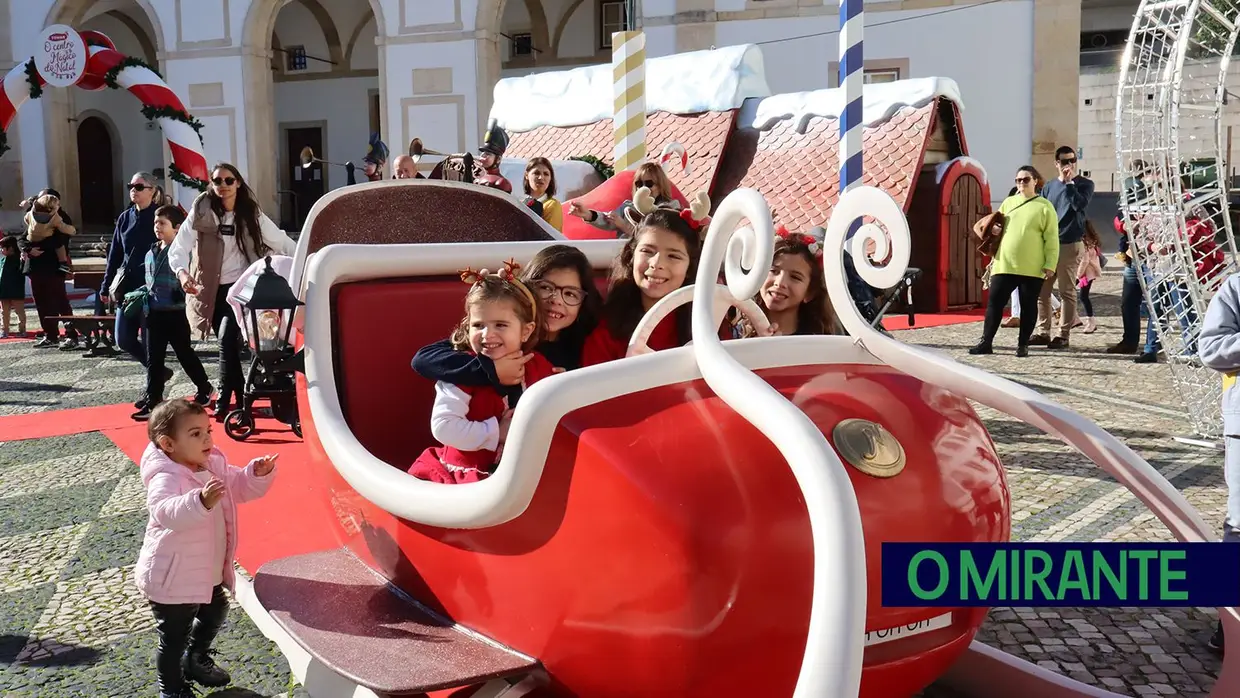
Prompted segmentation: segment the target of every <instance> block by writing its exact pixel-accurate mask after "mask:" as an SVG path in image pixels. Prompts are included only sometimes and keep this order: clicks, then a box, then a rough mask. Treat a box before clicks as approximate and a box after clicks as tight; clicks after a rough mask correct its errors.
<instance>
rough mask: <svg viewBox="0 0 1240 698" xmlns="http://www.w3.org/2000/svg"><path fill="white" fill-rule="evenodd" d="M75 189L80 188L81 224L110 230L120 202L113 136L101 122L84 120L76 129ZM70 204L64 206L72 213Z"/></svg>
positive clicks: (117, 213)
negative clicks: (76, 171)
mask: <svg viewBox="0 0 1240 698" xmlns="http://www.w3.org/2000/svg"><path fill="white" fill-rule="evenodd" d="M77 152H78V185H79V187H80V188H81V189H80V191H81V196H82V200H81V201H80V202H78V203H79V204H80V206H81V216H82V221H81V224H82V226H83V228H85V227H86V226H92V227H103V228H111V227H112V226H113V225H114V224H115V223H116V217H117V216H119V215H120V210H119V209H120V200H119V199H118V189H117V187H116V184H117V183H116V178H115V175H114V170H113V168H112V166H113V162H112V134H111V133H109V132H108V127H107V125H106V124H104V123H103V119H100V118H99V117H97V116H91V117H87V118H85V119H83V120H82V121H81V123H79V124H78V129H77ZM72 203H73V202H66V204H67V206H66V208H68V209H70V210H72V208H73V207H72Z"/></svg>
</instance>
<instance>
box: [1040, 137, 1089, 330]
mask: <svg viewBox="0 0 1240 698" xmlns="http://www.w3.org/2000/svg"><path fill="white" fill-rule="evenodd" d="M1055 164H1056V167H1057V168H1058V170H1059V171H1058V174H1057V176H1056V177H1055V179H1052V180H1050V181H1049V182H1047V183H1046V185H1045V186H1044V187H1042V196H1045V197H1046V198H1047V199H1048V200H1049V201H1050V202H1051V204H1053V205H1054V206H1055V212H1056V213H1058V214H1059V263H1058V264H1057V265H1056V267H1055V276H1054V277H1052V278H1050V279H1047V280H1046V283H1044V284H1042V295H1041V296H1039V297H1038V329H1037V333H1036V334H1034V336H1033V337H1032V338H1030V340H1029V343H1030V344H1043V345H1046V346H1048V347H1049V348H1050V349H1064V348H1066V347H1067V346H1068V335H1069V334H1070V333H1071V332H1072V326H1073V325H1075V324H1076V284H1077V275H1076V270H1077V267H1078V266H1079V265H1080V262H1081V255H1082V254H1083V253H1084V251H1085V244H1084V243H1083V242H1081V240H1082V239H1083V238H1084V237H1085V218H1086V217H1085V209H1086V208H1088V207H1089V202H1090V200H1092V199H1093V198H1094V183H1093V182H1092V181H1090V180H1089V179H1086V178H1085V177H1082V176H1080V175H1079V174H1077V168H1076V166H1077V158H1076V150H1075V149H1073V148H1071V147H1069V146H1066V145H1065V146H1060V148H1059V149H1058V150H1056V151H1055ZM1056 285H1058V286H1059V298H1060V300H1062V301H1063V307H1062V308H1060V310H1059V327H1058V328H1056V332H1055V336H1054V337H1051V319H1052V310H1051V291H1052V290H1053V289H1054V288H1055V286H1056Z"/></svg>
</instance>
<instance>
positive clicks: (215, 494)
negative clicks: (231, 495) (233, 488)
mask: <svg viewBox="0 0 1240 698" xmlns="http://www.w3.org/2000/svg"><path fill="white" fill-rule="evenodd" d="M223 496H224V483H223V482H222V481H221V480H219V479H218V478H214V477H213V478H211V481H210V482H208V483H207V486H206V487H204V488H202V490H201V491H199V492H198V498H199V499H201V500H202V505H203V506H204V507H206V508H208V509H214V508H215V503H216V502H218V501H220V499H221V498H223Z"/></svg>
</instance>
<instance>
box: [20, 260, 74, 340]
mask: <svg viewBox="0 0 1240 698" xmlns="http://www.w3.org/2000/svg"><path fill="white" fill-rule="evenodd" d="M27 276H28V277H29V279H30V293H31V295H33V296H34V308H35V310H36V311H38V313H39V324H40V325H42V326H43V334H45V335H46V336H47V338H48V339H50V340H52V341H55V340H57V339H59V338H60V322H58V321H56V320H52V319H51V318H52V317H55V316H57V315H72V314H73V307H72V306H70V305H69V294H68V292H66V291H65V275H64V274H62V273H60V272H58V271H35V272H31V273H30V274H27ZM77 336H78V333H77V330H75V329H73V327H72V326H69V327H66V328H65V337H66V338H68V339H77Z"/></svg>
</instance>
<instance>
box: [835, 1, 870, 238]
mask: <svg viewBox="0 0 1240 698" xmlns="http://www.w3.org/2000/svg"><path fill="white" fill-rule="evenodd" d="M864 7H865V0H840V49H839V52H840V87H842V88H844V111H843V113H842V114H841V115H840V193H841V194H842V193H844V192H845V191H848V190H849V189H852V188H854V187H856V186H858V185H860V184H861V141H862V128H861V118H862V113H863V102H862V91H863V90H864V89H865V55H864V53H865V52H864V50H863V39H864V38H865V10H864ZM859 227H860V226H859V225H857V224H854V225H853V226H852V228H851V229H850V230H849V232H848V237H852V236H853V234H854V233H856V232H857V230H858V228H859Z"/></svg>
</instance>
